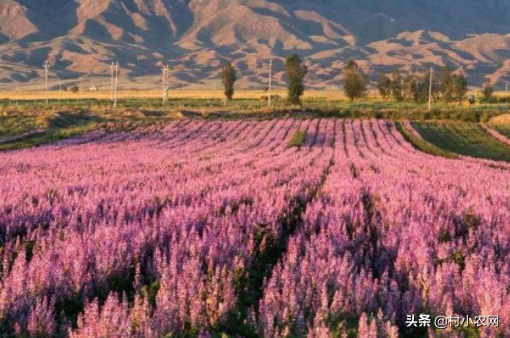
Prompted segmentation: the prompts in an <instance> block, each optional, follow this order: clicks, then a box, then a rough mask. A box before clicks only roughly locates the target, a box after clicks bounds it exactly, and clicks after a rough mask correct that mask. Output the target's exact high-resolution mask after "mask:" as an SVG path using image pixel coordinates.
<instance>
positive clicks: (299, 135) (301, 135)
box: [289, 130, 307, 148]
mask: <svg viewBox="0 0 510 338" xmlns="http://www.w3.org/2000/svg"><path fill="white" fill-rule="evenodd" d="M306 135H307V133H306V131H304V130H297V131H296V132H295V133H294V135H293V136H292V138H291V139H290V141H289V148H293V147H301V146H302V145H303V144H304V143H305V140H306Z"/></svg>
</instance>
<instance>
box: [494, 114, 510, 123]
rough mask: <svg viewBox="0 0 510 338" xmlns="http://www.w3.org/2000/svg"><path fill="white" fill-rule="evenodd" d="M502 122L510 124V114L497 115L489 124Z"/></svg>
mask: <svg viewBox="0 0 510 338" xmlns="http://www.w3.org/2000/svg"><path fill="white" fill-rule="evenodd" d="M500 124H504V125H510V114H503V115H500V116H496V117H493V118H492V119H491V120H490V121H489V125H500Z"/></svg>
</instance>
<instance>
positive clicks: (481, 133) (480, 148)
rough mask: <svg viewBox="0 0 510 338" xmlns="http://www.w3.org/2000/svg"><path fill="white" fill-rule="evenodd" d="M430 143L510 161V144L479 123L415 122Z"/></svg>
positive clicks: (469, 154)
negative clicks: (488, 131)
mask: <svg viewBox="0 0 510 338" xmlns="http://www.w3.org/2000/svg"><path fill="white" fill-rule="evenodd" d="M413 126H414V128H415V129H416V130H417V131H418V132H419V133H420V134H421V135H422V137H423V138H424V139H425V140H426V141H427V142H429V143H431V144H433V145H434V146H436V147H439V148H441V149H444V150H447V151H449V152H452V153H457V154H460V155H466V156H472V157H477V158H485V159H489V160H496V161H498V160H499V161H507V162H510V146H508V145H506V144H505V143H503V142H501V141H498V140H497V139H495V138H494V137H492V136H491V135H489V134H488V133H487V132H486V131H485V130H484V129H483V128H482V127H481V126H480V125H479V124H475V123H454V122H413Z"/></svg>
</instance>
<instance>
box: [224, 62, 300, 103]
mask: <svg viewBox="0 0 510 338" xmlns="http://www.w3.org/2000/svg"><path fill="white" fill-rule="evenodd" d="M285 71H286V74H287V78H288V80H289V81H288V86H287V91H288V96H287V100H288V101H289V103H291V104H301V96H303V94H304V92H305V86H304V83H303V80H304V79H305V76H306V74H307V73H308V67H307V66H306V65H305V64H304V63H303V61H302V60H301V59H300V58H299V56H298V55H297V54H292V55H291V56H289V57H288V58H287V59H286V60H285ZM236 81H237V71H236V70H235V68H234V66H233V65H232V63H231V62H227V63H225V64H224V65H223V67H222V70H221V82H222V83H223V86H224V88H225V91H224V94H225V98H226V99H227V101H230V100H232V98H233V97H234V85H235V83H236Z"/></svg>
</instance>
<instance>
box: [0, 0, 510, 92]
mask: <svg viewBox="0 0 510 338" xmlns="http://www.w3.org/2000/svg"><path fill="white" fill-rule="evenodd" d="M508 33H510V2H508V1H505V0H486V1H483V2H481V1H478V0H449V1H441V0H406V1H402V0H280V1H276V0H101V1H99V0H0V82H1V83H3V84H2V87H4V86H9V85H10V84H11V83H12V82H14V81H18V82H21V83H26V82H27V81H30V80H33V79H36V78H38V77H39V76H40V74H41V64H42V62H43V61H44V60H49V61H50V63H51V64H52V65H53V67H52V78H58V79H63V80H65V79H68V80H74V79H78V78H82V79H83V78H94V77H98V76H102V75H107V74H108V67H107V64H109V63H111V62H112V61H114V60H119V61H120V62H121V65H122V69H123V73H122V74H123V79H124V80H125V81H131V82H134V81H137V79H144V78H145V80H143V81H145V82H147V81H151V80H150V79H154V77H155V76H156V74H158V72H159V69H158V68H159V66H160V65H161V64H162V63H169V64H171V65H172V66H173V71H172V79H173V81H174V83H187V84H193V85H200V84H203V83H205V84H208V83H211V82H212V81H215V80H217V79H218V74H219V67H220V66H221V63H222V62H223V61H225V60H232V61H234V63H235V65H236V67H237V68H238V69H239V70H240V72H241V75H242V79H243V83H244V85H245V86H250V85H255V84H257V83H263V82H264V78H265V76H266V74H267V60H268V59H270V58H274V59H275V72H276V78H277V80H281V79H282V77H283V58H284V57H285V56H286V55H288V54H290V53H292V52H297V53H298V54H300V55H301V56H302V57H303V58H304V59H306V60H307V63H308V64H309V65H310V69H311V72H310V74H309V76H308V82H309V83H310V84H312V85H315V86H338V85H340V83H341V68H342V66H343V64H344V62H345V61H346V60H347V59H350V58H354V59H357V60H359V61H360V63H361V64H362V67H363V68H364V69H365V71H367V72H369V73H370V74H372V75H373V78H375V75H376V73H377V72H378V71H379V70H390V69H391V68H393V67H399V68H400V69H402V70H404V71H410V72H414V71H418V70H420V69H423V68H426V67H430V66H432V65H434V66H436V67H439V66H442V65H445V64H449V65H451V66H452V67H453V68H455V69H459V70H461V71H464V72H465V73H466V74H467V75H468V76H469V77H470V78H471V79H470V80H471V82H472V83H473V84H475V85H479V84H481V83H482V82H483V80H484V78H485V77H491V78H492V79H493V81H494V82H497V83H499V84H500V85H501V84H503V85H504V82H505V81H507V80H509V81H510V77H509V75H508V72H509V70H510V62H508V61H507V59H508V57H509V56H510V52H509V51H510V49H509V45H510V36H509V35H507V34H508ZM149 76H151V77H150V78H149ZM154 81H156V80H154Z"/></svg>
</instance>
